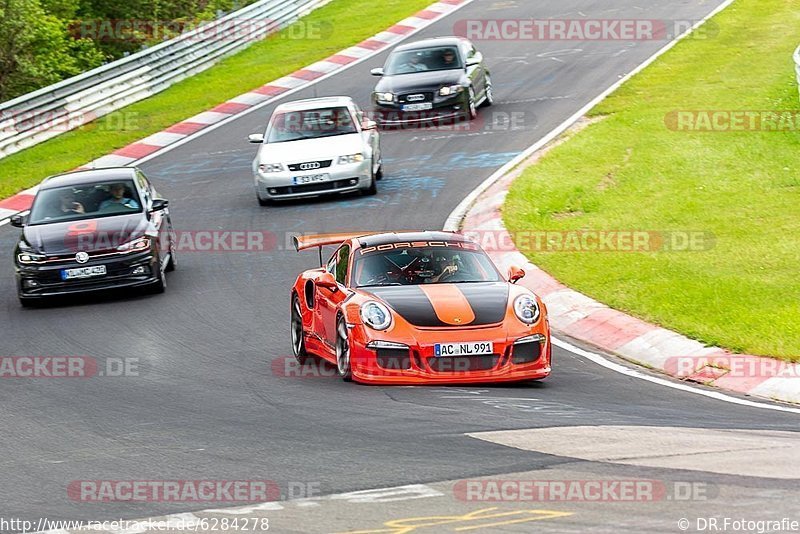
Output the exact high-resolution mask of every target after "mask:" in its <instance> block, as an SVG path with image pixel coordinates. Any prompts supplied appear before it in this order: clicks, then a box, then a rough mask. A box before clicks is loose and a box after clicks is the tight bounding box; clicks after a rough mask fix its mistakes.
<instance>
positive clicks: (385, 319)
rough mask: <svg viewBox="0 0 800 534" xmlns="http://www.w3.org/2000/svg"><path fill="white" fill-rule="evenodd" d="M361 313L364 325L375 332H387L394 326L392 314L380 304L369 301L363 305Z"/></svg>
mask: <svg viewBox="0 0 800 534" xmlns="http://www.w3.org/2000/svg"><path fill="white" fill-rule="evenodd" d="M359 312H360V314H361V320H362V321H364V324H365V325H367V326H369V327H370V328H372V329H374V330H386V329H387V328H389V327H390V326H391V324H392V313H391V312H390V311H389V308H387V307H386V306H384V305H383V304H381V303H380V302H377V301H374V300H370V301H367V302H365V303H364V304H362V305H361V309H360V310H359Z"/></svg>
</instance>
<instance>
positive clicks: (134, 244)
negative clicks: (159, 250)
mask: <svg viewBox="0 0 800 534" xmlns="http://www.w3.org/2000/svg"><path fill="white" fill-rule="evenodd" d="M149 248H150V238H149V237H140V238H138V239H134V240H133V241H128V242H127V243H123V244H121V245H120V246H118V247H117V250H118V251H120V252H139V251H142V250H147V249H149Z"/></svg>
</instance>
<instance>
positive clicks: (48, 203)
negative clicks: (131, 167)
mask: <svg viewBox="0 0 800 534" xmlns="http://www.w3.org/2000/svg"><path fill="white" fill-rule="evenodd" d="M141 211H142V201H141V199H140V198H139V193H138V192H137V188H136V185H135V184H134V182H133V180H115V181H109V182H98V183H89V184H79V185H72V186H64V187H54V188H45V189H40V190H39V193H38V194H37V195H36V199H35V200H34V202H33V206H32V207H31V214H30V217H29V219H28V224H47V223H51V222H65V221H78V220H82V219H95V218H98V217H108V216H112V215H123V214H128V213H136V212H141Z"/></svg>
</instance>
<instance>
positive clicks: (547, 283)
mask: <svg viewBox="0 0 800 534" xmlns="http://www.w3.org/2000/svg"><path fill="white" fill-rule="evenodd" d="M522 268H523V269H524V268H525V266H524V265H523V266H522ZM519 284H520V285H521V286H523V287H527V288H528V289H530V290H531V291H533V292H534V293H536V294H537V295H539V296H540V297H546V296H547V295H549V294H550V293H554V292H555V291H561V290H562V289H566V288H567V286H565V285H564V284H562V283H560V282H559V281H558V280H556V279H555V278H553V277H552V276H550V275H549V274H547V273H546V272H544V271H542V270H541V269H533V270H531V271H528V270H526V271H525V278H523V279H522V280H520V281H519Z"/></svg>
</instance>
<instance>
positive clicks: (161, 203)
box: [150, 198, 169, 211]
mask: <svg viewBox="0 0 800 534" xmlns="http://www.w3.org/2000/svg"><path fill="white" fill-rule="evenodd" d="M168 207H169V200H165V199H163V198H154V199H153V205H152V207H151V208H150V211H163V210H165V209H167V208H168Z"/></svg>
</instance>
